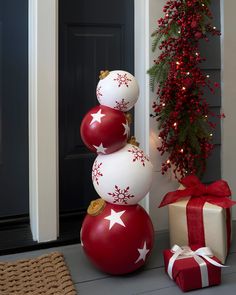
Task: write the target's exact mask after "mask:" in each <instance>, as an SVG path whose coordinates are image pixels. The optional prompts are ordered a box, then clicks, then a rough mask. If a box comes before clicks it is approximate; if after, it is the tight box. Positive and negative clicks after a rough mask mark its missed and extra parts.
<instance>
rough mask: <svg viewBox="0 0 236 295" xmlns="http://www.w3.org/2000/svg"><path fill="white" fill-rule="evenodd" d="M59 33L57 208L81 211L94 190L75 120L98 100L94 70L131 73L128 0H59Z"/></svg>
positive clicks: (90, 159)
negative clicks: (58, 179)
mask: <svg viewBox="0 0 236 295" xmlns="http://www.w3.org/2000/svg"><path fill="white" fill-rule="evenodd" d="M59 39H60V40H59V142H60V143H59V154H60V161H59V163H60V165H59V166H60V167H59V174H60V211H61V212H69V211H78V210H79V211H84V210H85V209H86V208H87V206H88V204H89V202H90V200H92V199H95V198H96V197H97V195H96V192H95V191H94V189H93V185H92V181H91V168H92V164H93V161H94V159H95V155H94V154H92V153H91V152H89V151H88V150H87V148H86V147H85V146H84V144H83V143H82V141H81V137H80V124H81V120H82V118H83V116H84V115H85V114H86V113H87V111H88V110H89V109H90V108H92V107H93V106H95V105H97V104H98V101H97V99H96V85H97V83H98V76H99V71H100V70H104V69H109V70H114V69H124V70H127V71H129V72H131V73H133V70H134V0H119V1H111V0H99V1H97V0H70V1H67V0H60V1H59Z"/></svg>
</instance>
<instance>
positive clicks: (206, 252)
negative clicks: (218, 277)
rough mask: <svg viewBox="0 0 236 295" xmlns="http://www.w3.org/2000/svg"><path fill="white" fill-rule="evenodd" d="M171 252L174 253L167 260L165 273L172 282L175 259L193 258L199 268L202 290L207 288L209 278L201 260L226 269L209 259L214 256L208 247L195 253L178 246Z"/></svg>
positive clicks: (187, 248)
mask: <svg viewBox="0 0 236 295" xmlns="http://www.w3.org/2000/svg"><path fill="white" fill-rule="evenodd" d="M171 252H172V253H174V255H173V256H172V257H171V258H170V260H169V264H168V268H167V272H168V274H169V276H170V278H171V279H172V280H173V274H172V272H173V266H174V263H175V261H176V260H177V259H183V258H189V257H193V258H194V259H195V261H196V262H197V263H198V265H199V267H200V272H201V279H202V287H203V288H204V287H207V286H209V278H208V271H207V264H206V262H205V261H204V260H203V259H202V258H204V259H206V260H207V261H208V262H209V263H211V264H213V265H215V266H217V267H227V266H225V265H223V264H220V263H218V262H217V261H215V260H214V259H212V258H211V257H213V256H214V255H213V253H212V251H211V249H210V248H209V247H202V248H199V249H197V250H196V251H193V250H191V248H190V247H189V246H183V247H180V246H178V245H174V246H173V247H172V248H171Z"/></svg>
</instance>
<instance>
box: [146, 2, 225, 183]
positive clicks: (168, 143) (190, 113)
mask: <svg viewBox="0 0 236 295" xmlns="http://www.w3.org/2000/svg"><path fill="white" fill-rule="evenodd" d="M210 2H211V1H210V0H170V1H167V3H166V5H165V6H164V8H163V12H164V13H165V16H164V17H163V18H161V19H159V20H158V28H157V30H156V31H155V32H154V33H153V34H152V37H153V44H152V50H153V51H155V50H156V49H157V46H158V48H159V49H160V50H161V54H160V55H159V56H158V58H157V59H156V60H154V65H153V66H152V67H151V68H150V69H149V70H148V73H149V75H150V86H151V89H152V90H154V87H155V85H156V84H157V100H156V101H155V102H154V104H153V110H154V115H152V116H153V117H155V118H156V120H157V121H158V128H159V130H160V133H159V139H160V141H161V145H160V146H159V147H158V150H159V152H160V153H161V155H163V154H166V153H167V154H168V159H167V160H166V161H164V162H163V163H162V169H161V171H162V174H164V173H166V172H167V170H168V169H169V168H171V167H173V168H174V173H175V176H176V178H177V177H178V176H181V177H183V176H185V175H186V174H197V175H199V176H200V175H201V174H202V173H203V172H204V170H205V168H206V159H207V158H208V157H209V155H210V153H211V151H212V149H213V144H212V129H213V128H214V127H215V125H214V124H213V123H212V122H210V121H209V116H210V115H211V113H210V112H209V105H208V103H207V102H206V99H205V98H204V92H203V89H204V87H209V88H210V90H211V92H214V89H213V87H212V86H211V81H210V79H209V76H208V75H205V74H204V73H203V72H202V70H201V69H200V66H199V65H200V64H201V63H202V62H203V61H204V60H205V59H204V58H203V57H202V56H201V54H200V52H199V41H200V40H201V39H205V40H206V41H208V36H209V35H220V32H219V31H218V30H217V29H216V28H215V27H213V26H212V25H211V20H212V14H211V12H210V10H209V5H210ZM215 86H216V87H217V86H218V85H217V83H215Z"/></svg>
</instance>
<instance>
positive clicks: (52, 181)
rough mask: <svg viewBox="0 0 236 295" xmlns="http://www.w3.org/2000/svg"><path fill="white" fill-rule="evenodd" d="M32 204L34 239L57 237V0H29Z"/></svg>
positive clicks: (30, 171)
mask: <svg viewBox="0 0 236 295" xmlns="http://www.w3.org/2000/svg"><path fill="white" fill-rule="evenodd" d="M28 3H29V203H30V225H31V231H32V234H33V239H34V240H36V241H38V242H46V241H51V240H56V239H57V236H58V224H59V222H58V90H57V88H58V87H57V76H58V70H57V67H58V65H57V52H58V45H57V43H58V42H57V41H58V37H57V28H58V25H57V23H58V21H57V15H58V14H57V0H50V1H48V0H29V2H28Z"/></svg>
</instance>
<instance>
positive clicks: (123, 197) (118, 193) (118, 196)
mask: <svg viewBox="0 0 236 295" xmlns="http://www.w3.org/2000/svg"><path fill="white" fill-rule="evenodd" d="M108 195H110V196H112V197H113V198H114V200H113V203H114V204H116V203H119V204H128V203H127V201H128V200H129V199H131V198H134V195H131V194H130V193H129V186H127V188H126V189H120V188H119V187H118V186H117V185H115V191H114V192H113V193H108Z"/></svg>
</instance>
